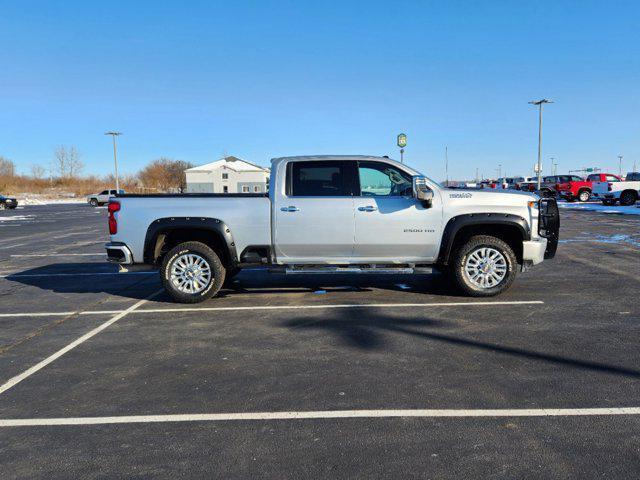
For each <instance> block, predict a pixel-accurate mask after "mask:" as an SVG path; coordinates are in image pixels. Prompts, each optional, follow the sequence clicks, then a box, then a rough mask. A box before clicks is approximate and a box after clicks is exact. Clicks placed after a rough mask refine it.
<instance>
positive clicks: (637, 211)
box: [558, 202, 640, 215]
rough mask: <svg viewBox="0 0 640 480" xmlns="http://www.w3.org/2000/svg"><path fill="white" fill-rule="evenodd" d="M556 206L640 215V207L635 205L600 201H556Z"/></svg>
mask: <svg viewBox="0 0 640 480" xmlns="http://www.w3.org/2000/svg"><path fill="white" fill-rule="evenodd" d="M558 207H559V208H563V209H566V210H582V211H585V212H599V213H607V214H616V215H640V207H639V208H636V206H635V205H630V206H628V207H623V206H620V205H616V206H611V205H602V204H601V203H593V202H587V203H568V202H558Z"/></svg>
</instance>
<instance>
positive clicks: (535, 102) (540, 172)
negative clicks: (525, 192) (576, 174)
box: [529, 98, 553, 191]
mask: <svg viewBox="0 0 640 480" xmlns="http://www.w3.org/2000/svg"><path fill="white" fill-rule="evenodd" d="M529 103H530V104H531V105H537V106H538V191H539V190H540V184H541V183H542V158H541V154H542V106H543V105H544V104H545V103H553V102H552V101H551V100H547V99H546V98H543V99H542V100H535V101H533V100H532V101H531V102H529Z"/></svg>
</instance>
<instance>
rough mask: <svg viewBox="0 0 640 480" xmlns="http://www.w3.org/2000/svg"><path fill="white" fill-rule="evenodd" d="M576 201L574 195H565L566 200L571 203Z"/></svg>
mask: <svg viewBox="0 0 640 480" xmlns="http://www.w3.org/2000/svg"><path fill="white" fill-rule="evenodd" d="M575 201H576V197H567V202H569V203H573V202H575Z"/></svg>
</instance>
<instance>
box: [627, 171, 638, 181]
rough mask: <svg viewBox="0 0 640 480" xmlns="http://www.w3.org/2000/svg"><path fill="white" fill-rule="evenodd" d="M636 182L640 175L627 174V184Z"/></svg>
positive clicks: (635, 173)
mask: <svg viewBox="0 0 640 480" xmlns="http://www.w3.org/2000/svg"><path fill="white" fill-rule="evenodd" d="M638 180H640V173H637V172H634V173H628V174H627V182H635V181H638Z"/></svg>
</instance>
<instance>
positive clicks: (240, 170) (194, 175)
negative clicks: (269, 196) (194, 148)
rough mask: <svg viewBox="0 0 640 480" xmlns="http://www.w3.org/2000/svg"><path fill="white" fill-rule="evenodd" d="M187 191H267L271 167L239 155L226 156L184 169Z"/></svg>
mask: <svg viewBox="0 0 640 480" xmlns="http://www.w3.org/2000/svg"><path fill="white" fill-rule="evenodd" d="M184 173H185V176H186V180H187V193H265V192H266V191H267V185H268V183H269V169H267V168H263V167H260V166H258V165H254V164H253V163H249V162H247V161H246V160H241V159H239V158H237V157H224V158H221V159H220V160H217V161H215V162H212V163H207V164H206V165H201V166H199V167H193V168H189V169H187V170H185V171H184Z"/></svg>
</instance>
